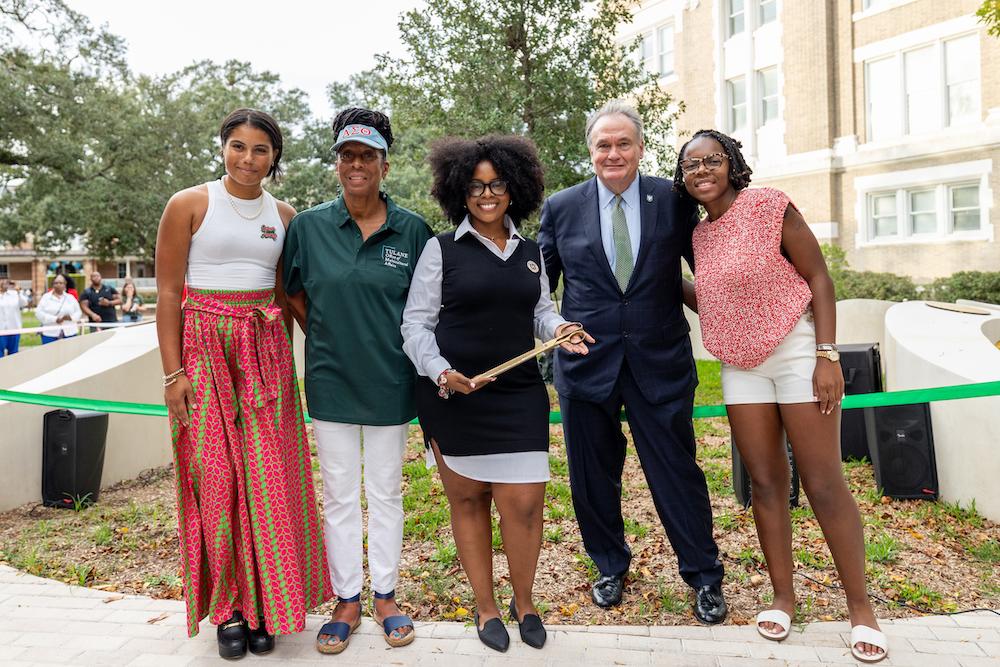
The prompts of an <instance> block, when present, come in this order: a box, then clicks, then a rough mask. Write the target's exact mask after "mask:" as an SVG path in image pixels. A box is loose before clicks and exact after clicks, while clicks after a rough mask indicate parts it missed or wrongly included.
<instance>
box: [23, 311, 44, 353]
mask: <svg viewBox="0 0 1000 667" xmlns="http://www.w3.org/2000/svg"><path fill="white" fill-rule="evenodd" d="M21 326H23V327H24V328H25V329H29V328H31V327H37V326H38V318H37V317H35V313H34V311H31V310H27V311H22V313H21ZM41 344H42V337H41V336H40V335H39V334H37V333H28V334H21V347H34V346H35V345H41Z"/></svg>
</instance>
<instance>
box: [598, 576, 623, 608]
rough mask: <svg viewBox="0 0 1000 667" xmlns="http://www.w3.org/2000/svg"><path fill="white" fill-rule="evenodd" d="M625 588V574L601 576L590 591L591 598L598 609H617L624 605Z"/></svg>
mask: <svg viewBox="0 0 1000 667" xmlns="http://www.w3.org/2000/svg"><path fill="white" fill-rule="evenodd" d="M624 587H625V575H624V574H609V575H601V577H600V579H598V580H597V581H595V582H594V585H593V586H592V587H591V589H590V598H591V599H592V600H593V601H594V604H596V605H597V606H598V607H604V608H605V609H607V608H608V607H616V606H618V605H620V604H621V603H622V589H623V588H624Z"/></svg>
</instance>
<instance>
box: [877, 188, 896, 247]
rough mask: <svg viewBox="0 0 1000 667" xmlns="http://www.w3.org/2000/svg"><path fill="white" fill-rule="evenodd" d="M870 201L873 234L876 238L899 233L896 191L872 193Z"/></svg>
mask: <svg viewBox="0 0 1000 667" xmlns="http://www.w3.org/2000/svg"><path fill="white" fill-rule="evenodd" d="M870 201H871V207H870V211H871V219H872V236H873V237H875V238H885V237H886V236H895V235H896V234H898V233H899V225H898V223H897V221H896V193H895V192H891V193H888V194H878V195H872V196H871V198H870Z"/></svg>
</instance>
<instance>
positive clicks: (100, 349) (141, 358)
mask: <svg viewBox="0 0 1000 667" xmlns="http://www.w3.org/2000/svg"><path fill="white" fill-rule="evenodd" d="M29 371H30V372H31V375H32V378H31V379H24V380H22V381H21V382H19V383H18V384H16V385H8V384H7V383H6V381H5V382H4V388H5V389H10V390H13V391H23V392H30V393H36V394H54V395H59V396H74V397H80V398H95V397H96V398H100V399H105V400H111V401H131V402H136V403H162V402H163V388H162V386H161V382H160V376H161V375H162V369H161V368H160V355H159V348H158V346H157V341H156V327H155V325H154V324H153V323H152V322H150V323H148V324H140V325H137V326H134V327H125V328H121V329H115V330H113V331H103V332H100V333H97V334H88V335H86V336H79V337H77V338H74V339H69V340H63V341H58V342H56V343H52V344H50V345H45V346H41V347H38V348H35V349H31V350H25V351H24V352H23V353H22V352H19V353H18V354H16V355H13V356H11V357H6V358H4V359H0V377H3V378H5V379H6V378H7V377H8V372H9V373H10V374H11V375H10V377H15V376H17V377H23V375H25V374H26V373H28V372H29ZM54 409H55V408H50V407H45V406H38V405H25V404H22V403H10V402H7V401H0V434H2V436H0V461H4V462H6V464H5V465H0V510H6V509H10V508H12V507H16V506H18V505H21V504H24V503H27V502H31V501H35V500H39V499H40V498H41V485H42V483H41V479H42V415H44V414H45V413H46V412H48V411H50V410H54ZM171 459H172V453H171V447H170V432H169V429H168V424H167V420H166V419H164V418H162V417H142V416H138V415H119V414H113V415H111V416H110V418H109V419H108V436H107V450H106V452H105V457H104V475H103V479H102V484H103V485H104V486H107V485H110V484H114V483H115V482H119V481H121V480H123V479H131V478H133V477H135V476H137V475H138V474H139V473H140V472H142V471H143V470H146V469H149V468H153V467H156V466H162V465H165V464H167V463H169V462H170V461H171Z"/></svg>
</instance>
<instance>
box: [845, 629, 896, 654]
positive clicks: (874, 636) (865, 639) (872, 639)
mask: <svg viewBox="0 0 1000 667" xmlns="http://www.w3.org/2000/svg"><path fill="white" fill-rule="evenodd" d="M859 643H860V644H871V645H872V646H877V647H878V648H880V649H882V652H881V653H876V654H875V655H868V654H867V653H865V652H864V651H862V650H860V649H859V648H858V644H859ZM888 654H889V640H888V638H886V636H885V633H884V632H879V631H878V630H876V629H875V628H870V627H868V626H867V625H855V626H854V627H853V628H851V655H853V656H854V657H855V658H857V659H858V660H860V661H861V662H878V661H879V660H882V659H883V658H885V656H887V655H888Z"/></svg>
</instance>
